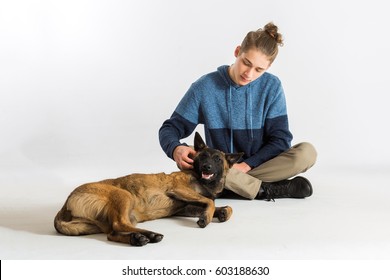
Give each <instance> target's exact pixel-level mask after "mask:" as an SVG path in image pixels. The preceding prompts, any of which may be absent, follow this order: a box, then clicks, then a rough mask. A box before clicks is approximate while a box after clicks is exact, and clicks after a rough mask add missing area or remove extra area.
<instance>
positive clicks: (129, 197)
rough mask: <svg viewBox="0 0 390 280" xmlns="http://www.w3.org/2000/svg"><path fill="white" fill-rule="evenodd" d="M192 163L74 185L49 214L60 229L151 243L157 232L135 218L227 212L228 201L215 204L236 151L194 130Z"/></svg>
mask: <svg viewBox="0 0 390 280" xmlns="http://www.w3.org/2000/svg"><path fill="white" fill-rule="evenodd" d="M194 149H195V151H196V155H195V156H194V158H193V160H194V163H193V169H191V170H182V171H176V172H172V173H170V174H165V173H158V174H130V175H128V176H124V177H120V178H117V179H107V180H103V181H100V182H95V183H88V184H84V185H81V186H79V187H77V188H76V189H75V190H74V191H73V192H72V193H71V194H70V195H69V197H68V198H67V200H66V202H65V204H64V206H63V207H62V209H61V210H60V211H59V212H58V214H57V215H56V217H55V219H54V227H55V229H56V230H57V231H58V232H59V233H62V234H65V235H87V234H95V233H106V234H107V239H108V240H110V241H115V242H121V243H126V244H130V245H133V246H144V245H146V244H148V243H157V242H160V241H161V240H162V239H163V235H162V234H160V233H156V232H152V231H149V230H145V229H140V228H137V227H136V224H137V223H140V222H144V221H149V220H154V219H159V218H163V217H169V216H185V217H197V218H199V220H198V221H197V224H198V225H199V227H201V228H204V227H206V226H207V225H208V224H209V223H210V222H211V221H212V219H213V217H216V218H217V219H218V220H219V221H220V222H225V221H227V220H228V219H229V218H230V217H231V215H232V212H233V210H232V208H231V207H230V206H224V207H215V204H214V199H215V198H216V197H218V196H219V195H220V194H221V193H222V191H223V189H224V182H225V178H226V174H227V171H228V170H229V168H231V167H232V165H233V164H234V163H236V162H237V161H238V160H240V158H241V156H242V154H225V153H223V152H221V151H219V150H215V149H212V148H209V147H208V146H207V145H206V144H205V142H204V141H203V139H202V137H201V136H200V135H199V133H197V132H196V134H195V138H194Z"/></svg>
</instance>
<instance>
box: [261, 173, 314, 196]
mask: <svg viewBox="0 0 390 280" xmlns="http://www.w3.org/2000/svg"><path fill="white" fill-rule="evenodd" d="M261 188H262V189H263V192H260V193H259V194H258V195H257V197H256V198H257V199H266V200H268V201H270V200H274V198H305V197H309V196H311V195H312V194H313V188H312V186H311V184H310V182H309V180H307V179H306V178H304V177H300V176H298V177H295V178H293V179H291V180H283V181H279V182H274V183H266V182H263V183H262V184H261Z"/></svg>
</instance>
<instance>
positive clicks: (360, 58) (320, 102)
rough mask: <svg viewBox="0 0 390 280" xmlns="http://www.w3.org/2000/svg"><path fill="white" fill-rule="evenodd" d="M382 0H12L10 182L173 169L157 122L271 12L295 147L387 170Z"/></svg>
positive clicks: (6, 97) (3, 163)
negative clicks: (280, 41)
mask: <svg viewBox="0 0 390 280" xmlns="http://www.w3.org/2000/svg"><path fill="white" fill-rule="evenodd" d="M385 3H386V1H379V0H371V1H359V0H357V1H304V0H298V1H261V0H252V1H226V0H218V1H210V0H197V1H191V2H189V1H180V0H165V1H153V0H142V1H124V0H123V1H117V0H110V1H85V0H67V1H49V0H47V1H19V0H12V1H11V0H5V1H4V0H3V1H1V2H0V128H1V138H0V144H1V145H0V173H2V174H0V179H1V180H2V181H0V182H2V184H5V183H13V184H16V183H17V178H18V177H19V176H26V175H25V173H24V172H27V170H29V171H30V172H33V173H34V174H38V175H40V174H42V175H45V176H46V175H47V171H51V172H55V173H57V175H58V174H63V175H60V176H61V177H62V176H64V177H66V176H69V175H71V176H74V175H75V174H77V175H80V174H85V172H88V170H104V171H102V172H106V173H105V174H101V176H102V177H107V176H115V175H124V174H127V173H130V172H135V171H142V172H149V171H165V170H172V169H175V165H174V163H173V162H172V161H170V160H168V159H167V158H166V156H165V154H164V153H163V152H162V150H161V148H160V146H159V143H158V129H159V127H160V125H161V124H162V122H163V121H164V120H165V119H166V118H168V117H169V116H170V114H171V113H172V112H173V110H174V108H175V106H176V105H177V103H178V101H179V100H180V98H181V97H182V95H183V94H184V93H185V91H186V90H187V88H188V87H189V86H190V84H191V83H192V82H193V81H194V80H196V79H197V78H198V77H199V76H200V75H203V74H205V73H208V72H210V71H214V70H215V69H216V68H217V67H218V66H220V65H222V64H230V63H232V62H233V61H234V56H233V51H234V49H235V47H236V46H237V45H239V44H240V43H241V40H242V39H243V37H244V36H245V34H246V33H247V32H248V31H249V30H254V29H257V28H259V27H262V26H264V24H266V23H267V22H268V21H273V22H274V23H275V24H277V25H278V26H279V28H280V31H281V33H282V34H283V35H284V37H285V45H284V47H283V48H281V50H280V54H279V56H278V58H277V59H276V61H275V63H274V65H273V66H272V67H271V68H270V70H269V71H270V72H271V73H274V74H276V75H277V76H279V77H280V79H281V80H282V82H283V85H284V88H285V92H286V96H287V102H288V112H289V118H290V126H291V130H292V132H293V134H294V143H296V142H300V141H310V142H312V143H313V144H314V145H315V146H316V147H317V149H318V152H319V158H318V164H317V167H316V168H317V170H321V168H324V169H323V170H325V168H328V167H333V168H347V167H351V168H358V167H361V168H363V169H365V168H370V169H380V170H384V171H390V168H389V167H390V150H389V149H388V137H389V132H388V125H387V123H386V120H388V119H389V104H388V103H389V102H388V98H387V95H388V94H389V93H390V92H389V86H388V77H387V76H388V72H389V71H388V66H389V64H390V54H389V50H390V40H389V38H388V34H387V33H388V28H389V26H390V20H389V16H388V11H387V9H386V8H385V7H386V4H385ZM189 141H192V140H189ZM12 170H13V171H12ZM64 170H70V171H68V172H69V173H66V172H65V171H64ZM107 170H110V171H107ZM113 170H115V172H114V174H113ZM22 173H23V174H22ZM38 175H37V176H38ZM45 179H46V180H48V179H47V178H45ZM94 179H97V178H94ZM53 180H54V179H53ZM1 187H3V186H1Z"/></svg>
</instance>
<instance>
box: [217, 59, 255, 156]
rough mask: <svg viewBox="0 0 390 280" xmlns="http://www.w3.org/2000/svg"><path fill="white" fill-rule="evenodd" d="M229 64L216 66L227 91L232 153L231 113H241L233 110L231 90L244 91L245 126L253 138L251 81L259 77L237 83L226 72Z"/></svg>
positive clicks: (232, 129) (231, 150) (232, 150)
mask: <svg viewBox="0 0 390 280" xmlns="http://www.w3.org/2000/svg"><path fill="white" fill-rule="evenodd" d="M228 69H229V66H228V65H223V66H220V67H218V68H217V70H218V73H219V74H220V75H221V77H222V80H223V81H224V82H225V83H226V85H227V92H226V103H227V106H228V114H229V130H230V153H234V152H235V151H234V133H233V131H234V129H235V127H234V123H233V122H234V120H233V115H235V114H237V113H242V112H234V103H233V101H232V100H233V99H232V94H233V93H232V92H233V91H236V90H238V89H239V90H240V91H242V92H244V94H245V102H246V104H247V105H246V110H245V112H244V114H245V118H246V122H247V127H250V132H249V133H250V135H249V138H250V139H252V140H253V101H252V99H253V97H252V94H253V92H252V86H253V83H257V82H258V80H259V78H258V79H256V80H255V81H253V82H250V83H248V84H247V85H244V86H240V85H237V84H236V83H235V82H234V81H233V80H232V79H231V78H230V76H229V72H228Z"/></svg>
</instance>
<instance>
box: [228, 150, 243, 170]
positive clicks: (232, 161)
mask: <svg viewBox="0 0 390 280" xmlns="http://www.w3.org/2000/svg"><path fill="white" fill-rule="evenodd" d="M243 155H244V153H234V154H225V158H226V161H227V163H228V164H229V167H232V166H233V164H235V163H236V162H237V161H239V160H240V159H241V157H242V156H243Z"/></svg>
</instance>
